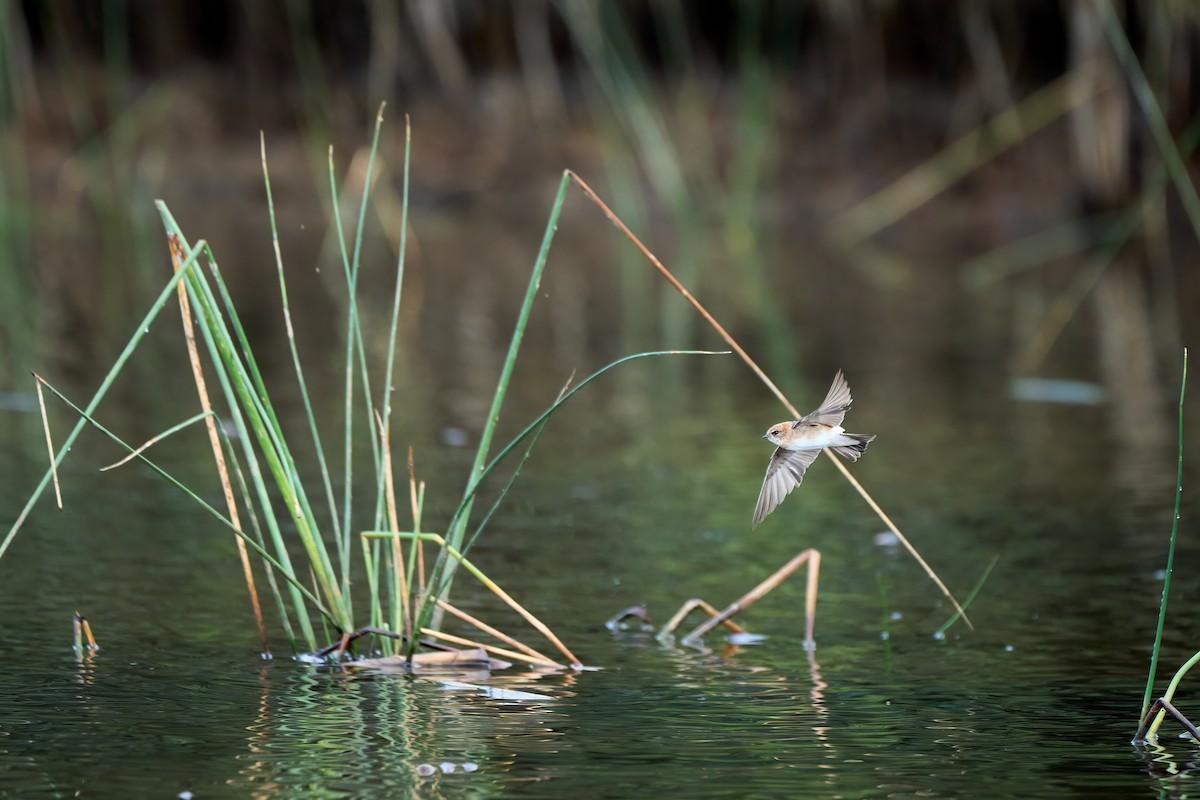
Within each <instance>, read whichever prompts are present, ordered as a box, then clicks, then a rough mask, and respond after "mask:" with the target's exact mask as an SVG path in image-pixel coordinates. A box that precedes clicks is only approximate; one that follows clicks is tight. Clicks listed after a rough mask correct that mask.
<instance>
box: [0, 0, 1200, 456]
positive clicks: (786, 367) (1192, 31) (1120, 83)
mask: <svg viewBox="0 0 1200 800" xmlns="http://www.w3.org/2000/svg"><path fill="white" fill-rule="evenodd" d="M1198 8H1200V7H1197V6H1196V5H1195V4H1193V3H1188V2H1127V3H1115V4H1113V3H1109V2H1106V1H1101V2H1093V0H1063V2H1058V3H1046V2H1007V1H1005V2H982V1H981V2H961V3H945V2H928V1H927V0H812V2H755V1H754V0H747V1H745V2H735V1H732V0H731V1H729V2H705V3H703V4H699V3H685V2H682V0H621V1H620V2H588V0H558V1H555V0H522V1H521V2H513V3H498V2H481V1H480V0H445V1H440V0H412V1H411V2H389V1H388V0H364V1H362V2H340V3H318V2H308V1H307V0H264V1H263V2H254V3H234V2H217V1H214V2H204V3H159V2H151V1H150V0H76V1H72V2H69V1H67V0H59V1H57V2H14V1H13V0H7V2H4V3H3V5H0V9H2V10H0V70H3V72H2V80H0V175H2V181H3V182H2V185H0V392H3V393H4V394H3V395H0V396H3V397H4V398H6V400H5V402H6V403H9V404H17V405H20V404H22V403H26V402H27V399H23V398H27V397H28V386H29V385H28V383H27V378H26V377H25V375H26V372H25V370H26V369H27V368H28V367H30V366H31V365H33V364H38V365H42V366H43V367H46V368H47V369H50V371H51V372H53V373H55V374H59V375H66V376H68V377H74V378H77V379H81V380H82V379H86V378H88V377H89V376H92V375H95V374H98V372H99V371H100V370H103V369H105V368H106V367H107V365H108V364H109V363H111V359H112V355H113V352H114V349H115V348H116V347H118V346H119V345H120V343H121V342H122V341H123V340H124V338H125V336H126V335H127V333H128V331H127V328H128V325H129V324H130V322H129V321H130V320H131V319H133V318H134V316H133V315H135V314H139V315H140V312H141V311H142V309H144V308H145V306H146V305H147V303H148V300H149V298H151V297H152V296H153V295H154V294H155V293H156V292H157V291H158V290H159V288H160V287H161V285H162V283H163V281H164V280H165V279H166V277H167V275H168V266H167V265H168V260H167V258H166V248H165V243H164V241H163V237H162V235H161V233H160V232H159V228H158V223H157V220H156V217H155V213H154V209H153V207H152V199H153V198H155V197H162V198H164V199H166V200H167V202H168V203H169V204H170V205H171V207H172V209H174V210H175V213H176V216H177V218H178V219H179V220H180V222H181V224H182V225H183V226H184V228H185V229H187V230H189V231H191V232H192V235H193V236H202V237H204V238H207V239H208V240H209V241H210V242H211V243H212V244H213V246H214V248H215V250H216V252H217V254H218V256H223V258H224V261H225V267H226V272H227V275H229V276H230V279H231V280H232V282H233V283H234V290H235V293H236V295H237V297H238V299H239V302H240V303H241V305H242V308H243V316H244V318H245V319H247V320H249V321H250V322H251V323H252V324H256V325H257V326H258V329H257V330H252V333H255V334H257V335H258V336H259V337H261V338H263V339H264V340H266V341H267V342H268V346H269V343H270V342H272V341H274V342H276V343H277V344H278V343H279V340H280V334H281V330H282V329H281V325H280V322H279V310H278V299H277V297H276V292H277V289H276V288H275V286H274V279H273V276H272V274H271V269H270V264H271V257H272V256H271V251H270V238H269V235H268V227H267V218H266V209H265V203H264V196H263V190H262V182H261V173H260V165H259V150H258V136H259V132H260V131H263V132H264V133H265V137H266V142H267V149H268V154H269V158H270V161H271V167H272V170H271V171H272V178H273V181H274V183H275V186H276V197H277V202H278V204H279V216H280V219H281V221H282V224H283V228H282V230H281V236H282V241H283V249H284V257H285V263H287V264H288V266H289V269H290V270H292V272H293V273H294V275H295V276H297V277H293V278H292V279H291V280H292V282H293V289H292V290H293V292H295V294H296V295H297V297H295V298H293V303H297V302H299V303H301V304H305V305H307V306H309V307H310V308H311V309H312V311H310V314H311V316H310V317H309V319H316V320H323V319H327V317H326V316H323V315H324V314H327V313H331V312H336V311H337V306H338V304H339V303H341V302H344V301H339V300H337V299H336V296H335V295H331V294H330V293H328V292H326V291H325V288H324V286H323V284H322V275H321V272H322V269H323V268H326V271H328V269H335V268H336V265H337V263H338V262H337V261H336V255H335V252H334V250H333V249H332V245H331V240H330V237H329V220H330V219H331V210H330V202H331V201H330V200H329V199H328V194H329V193H328V191H327V188H326V186H327V180H328V179H327V177H326V176H327V167H326V159H327V151H326V148H327V147H328V145H329V144H331V143H332V144H333V146H334V160H335V162H336V164H337V168H338V171H339V174H340V175H348V177H347V179H346V184H345V185H344V186H343V187H342V188H343V190H344V196H345V197H346V198H347V199H346V202H348V203H353V202H354V199H353V195H354V191H355V190H356V187H361V183H362V180H363V175H362V172H363V169H364V166H363V163H362V158H361V153H360V152H359V150H358V148H359V147H360V146H361V145H362V144H363V143H364V142H366V141H367V132H368V130H369V126H370V124H371V120H372V119H373V117H374V114H375V111H376V109H377V106H378V104H379V103H380V102H382V101H386V102H387V103H388V116H389V118H390V119H391V120H392V122H391V124H390V126H389V129H388V131H389V135H388V141H387V142H385V143H384V145H383V154H384V158H383V161H384V167H383V169H382V171H381V172H380V176H379V178H380V190H379V191H378V192H377V200H376V209H375V210H376V211H377V215H378V221H377V222H376V223H374V224H376V225H377V226H378V227H377V230H376V234H377V235H376V236H375V240H374V242H369V243H368V247H369V248H374V249H373V250H371V249H369V250H368V258H367V269H368V274H367V277H366V278H365V280H366V281H367V284H366V285H370V281H371V280H372V278H371V274H372V272H371V271H372V270H374V274H376V275H378V276H381V279H382V278H383V277H384V276H386V275H388V274H389V272H390V270H391V269H392V267H393V265H394V253H395V247H396V243H397V240H398V230H397V228H398V220H399V201H398V197H399V196H398V187H399V180H400V172H399V164H400V153H401V148H402V145H403V123H402V121H401V117H402V115H403V114H409V115H411V119H412V124H413V137H414V165H413V181H414V186H413V201H412V202H413V221H412V231H413V237H414V239H413V243H414V245H413V248H412V250H411V251H410V252H411V256H410V278H411V280H412V284H411V285H410V288H409V289H408V290H407V291H408V294H407V295H406V314H407V316H406V324H407V325H408V326H409V327H408V331H409V342H410V343H413V344H415V343H418V342H419V343H420V346H421V352H422V354H423V355H422V356H421V357H420V359H421V360H420V363H416V362H414V363H410V364H409V365H408V366H409V368H410V369H411V370H415V371H416V374H417V375H419V376H422V379H425V380H428V381H430V382H432V383H433V384H434V386H435V387H437V388H438V389H460V388H461V389H465V390H469V391H464V392H462V393H455V392H451V394H452V395H453V396H459V394H461V395H462V396H464V397H475V398H477V400H476V401H474V402H475V403H482V402H485V400H484V398H486V397H487V396H488V394H489V392H490V383H491V381H492V380H494V377H493V376H494V371H495V366H494V365H495V364H497V363H498V361H499V358H498V356H497V352H498V350H499V348H500V347H502V346H503V344H502V342H503V338H504V335H505V331H507V330H508V328H509V322H510V320H509V317H510V316H511V314H512V313H513V312H512V309H513V308H514V307H515V304H516V301H515V299H514V298H515V296H516V291H519V290H514V291H513V292H509V291H508V289H507V288H506V287H508V286H509V285H510V283H511V284H512V285H514V286H517V287H519V286H520V284H521V282H522V280H523V279H522V278H521V277H520V276H523V275H524V274H526V273H527V270H528V268H529V264H530V263H531V262H532V257H533V253H534V250H535V243H536V240H537V237H538V236H539V235H540V228H541V226H542V225H543V224H544V221H545V216H546V214H547V212H548V209H549V203H550V197H551V194H552V192H553V190H554V188H555V185H556V181H557V177H558V174H559V172H560V170H561V169H563V168H564V167H570V168H572V169H574V170H576V171H577V172H579V173H580V174H581V175H582V176H583V177H584V178H585V179H587V180H589V181H590V182H592V184H593V185H594V186H596V188H597V189H598V190H599V191H600V192H601V194H602V195H604V196H605V197H607V198H608V199H609V200H610V201H611V202H612V204H613V206H614V208H615V209H616V210H617V212H618V213H619V214H621V215H622V217H623V218H624V219H625V220H626V221H627V222H628V223H629V224H630V226H631V227H632V228H633V229H634V230H635V231H637V232H638V233H639V234H640V235H642V236H643V238H644V239H645V241H646V242H647V243H649V245H650V246H651V248H652V249H654V250H655V251H656V252H657V253H658V254H659V255H660V256H661V257H662V258H663V259H664V260H665V261H666V262H667V263H668V264H669V265H670V266H671V267H672V269H674V270H675V271H676V273H677V274H678V275H679V276H680V278H681V279H682V280H683V281H684V282H685V283H686V284H688V285H689V286H690V287H691V288H692V289H693V291H694V292H695V293H696V294H697V295H699V296H700V297H702V298H704V299H705V301H706V302H708V303H709V304H710V306H711V307H712V309H713V310H714V312H715V313H716V314H717V315H718V317H721V318H723V319H726V320H728V321H729V322H730V323H731V327H732V328H733V330H734V331H735V334H736V335H737V336H739V338H742V339H743V340H744V341H745V343H746V344H747V345H749V347H750V349H751V350H752V351H753V352H756V353H758V354H760V355H761V356H762V357H763V359H764V361H765V363H766V365H767V366H768V368H769V369H770V370H771V371H773V372H775V373H777V374H783V375H785V376H787V375H790V374H794V373H796V372H798V371H799V370H800V369H801V367H802V365H814V366H819V367H820V372H821V374H822V377H821V381H819V382H821V383H822V385H824V383H826V382H827V376H826V375H825V373H829V374H832V371H833V369H834V368H835V367H836V366H838V365H840V364H842V363H843V362H844V361H846V360H848V357H849V355H850V354H853V356H854V359H853V360H855V361H856V362H857V363H858V364H859V365H860V366H859V369H862V370H869V371H873V372H875V373H883V374H892V375H895V376H896V377H897V379H900V377H901V376H903V379H904V380H909V379H912V378H914V377H915V378H920V377H921V376H922V375H929V374H938V375H951V376H952V375H954V374H956V373H961V372H964V371H966V372H971V371H985V370H986V371H998V372H1000V373H1002V374H1004V375H1016V376H1021V375H1047V376H1052V377H1067V378H1076V379H1084V380H1094V381H1099V382H1102V383H1103V384H1104V385H1105V387H1106V388H1107V389H1108V390H1109V392H1110V393H1112V397H1113V401H1114V402H1113V407H1114V414H1115V416H1114V420H1115V422H1117V423H1118V426H1119V424H1120V422H1121V420H1122V419H1124V420H1126V421H1129V422H1130V423H1137V421H1138V420H1143V419H1146V418H1147V415H1148V416H1149V418H1153V419H1161V418H1162V417H1163V415H1162V414H1160V413H1157V412H1156V411H1155V409H1164V408H1166V407H1167V405H1169V399H1164V398H1169V397H1170V395H1171V393H1170V392H1165V393H1163V392H1160V391H1159V390H1158V388H1157V387H1159V386H1160V385H1161V386H1163V387H1164V389H1165V381H1166V380H1167V377H1168V376H1169V375H1172V374H1174V373H1175V371H1176V365H1177V361H1178V351H1179V347H1180V344H1181V342H1183V341H1186V339H1187V336H1188V334H1189V333H1194V331H1195V326H1196V314H1195V313H1194V310H1195V309H1196V308H1197V304H1198V300H1200V282H1198V281H1197V280H1196V270H1195V269H1194V268H1193V265H1194V263H1195V258H1196V253H1197V248H1196V235H1195V231H1196V226H1197V225H1198V224H1200V207H1197V204H1196V201H1195V191H1194V189H1192V188H1191V187H1192V183H1191V181H1190V177H1189V171H1188V168H1189V167H1192V168H1194V165H1195V160H1194V159H1193V158H1191V157H1190V156H1191V153H1192V152H1193V148H1194V145H1195V144H1196V138H1197V131H1196V128H1197V126H1196V123H1195V118H1194V114H1195V112H1196V110H1197V109H1198V108H1200V104H1197V102H1196V99H1197V96H1198V93H1200V89H1198V87H1197V85H1196V76H1197V75H1200V72H1198V71H1197V65H1198V64H1200V57H1198V52H1197V50H1198V47H1200V37H1198V31H1200V26H1198V25H1197V22H1198V21H1200V10H1198ZM1176 148H1177V149H1176ZM555 254H556V260H557V261H558V262H560V263H559V265H558V266H552V268H551V270H550V273H548V279H547V280H548V286H547V291H548V293H551V294H552V296H553V300H552V302H551V303H549V304H548V306H547V310H546V311H545V312H544V313H543V317H544V318H543V319H540V320H536V321H535V327H534V328H533V329H531V340H532V346H533V347H534V348H535V350H536V352H537V353H539V357H540V358H542V359H549V362H550V363H553V364H555V365H557V366H563V367H565V368H567V369H571V368H575V367H576V366H578V364H579V362H580V360H581V357H582V355H583V354H587V355H589V356H592V357H611V356H613V355H615V354H618V353H620V352H626V351H628V350H629V349H630V348H631V347H643V348H644V347H646V346H663V345H666V346H676V345H696V344H700V343H703V342H699V341H697V339H698V338H699V337H700V336H701V334H700V333H699V331H700V329H699V328H698V327H697V324H696V321H695V320H694V318H693V316H692V314H691V312H690V310H689V309H687V308H686V307H685V306H683V305H682V304H681V303H678V301H677V298H673V297H668V295H667V294H666V293H665V292H664V289H663V287H661V286H660V285H659V282H658V280H657V279H656V278H655V276H654V275H653V274H651V272H650V271H649V270H648V269H647V268H646V266H645V265H644V263H642V262H641V261H640V258H639V256H637V254H636V253H635V252H633V251H632V249H631V248H629V247H628V245H627V244H626V243H624V242H622V241H619V240H618V239H617V238H616V236H615V234H613V232H612V231H611V229H610V228H609V226H608V225H607V224H605V223H603V221H602V219H601V218H600V217H599V216H598V214H597V213H596V212H595V210H594V209H592V208H589V207H585V204H584V203H582V202H575V203H573V204H572V205H571V206H569V207H568V210H567V213H566V215H565V216H564V224H563V231H562V232H561V234H560V238H559V240H558V241H556V244H555ZM331 274H334V275H336V273H331ZM509 295H512V297H510V296H509ZM370 302H371V299H370V297H367V298H366V299H365V303H366V304H367V306H368V307H369V305H370ZM256 321H257V322H256ZM338 329H340V326H333V325H330V326H328V328H327V329H323V326H321V325H317V324H312V323H310V324H307V325H305V326H304V330H303V331H302V335H303V336H306V337H308V338H309V339H310V340H311V341H310V344H311V345H312V346H314V347H318V348H319V347H321V346H322V343H324V342H329V341H330V340H333V339H335V338H336V336H337V334H334V333H333V331H335V330H338ZM174 346H175V345H164V347H167V348H168V349H169V348H170V347H174ZM332 351H333V352H336V351H337V348H336V347H334V348H332ZM281 352H282V351H281ZM177 356H178V353H177V352H176V353H175V357H177ZM149 369H153V367H150V368H149ZM472 376H474V377H472ZM555 380H558V379H557V378H555ZM785 382H786V381H785ZM447 383H448V384H451V385H450V386H447V385H446V384H447ZM464 383H465V384H467V385H465V386H464V385H460V384H464ZM1130 386H1136V387H1139V388H1138V389H1137V390H1136V391H1133V390H1130V391H1126V388H1127V387H1130ZM1123 387H1124V388H1123ZM1147 387H1151V389H1149V390H1148V389H1147ZM476 389H477V391H476ZM785 389H786V387H785ZM141 391H143V392H152V391H153V387H151V388H143V389H142V390H141ZM538 391H542V390H541V388H540V387H539V389H538ZM814 391H816V390H814ZM1122 392H1125V393H1126V394H1127V395H1129V396H1125V397H1122ZM543 394H544V392H543ZM464 402H468V401H464ZM452 404H453V401H452ZM479 410H480V409H478V408H474V407H472V408H462V409H461V415H460V416H462V417H463V418H466V417H468V416H470V415H469V414H468V411H469V412H471V414H474V413H476V412H478V411H479ZM1151 427H1155V426H1151ZM1157 427H1162V426H1157ZM1151 435H1152V436H1154V437H1160V438H1161V437H1163V436H1165V431H1162V430H1158V431H1157V432H1152V433H1151Z"/></svg>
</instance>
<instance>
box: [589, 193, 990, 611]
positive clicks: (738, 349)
mask: <svg viewBox="0 0 1200 800" xmlns="http://www.w3.org/2000/svg"><path fill="white" fill-rule="evenodd" d="M567 173H568V174H569V175H570V176H571V180H573V181H574V182H575V185H577V186H578V187H579V188H580V189H581V190H582V191H583V193H584V194H585V195H587V197H588V199H589V200H591V201H592V202H593V203H595V204H596V205H597V206H598V207H599V208H600V210H601V211H602V212H603V213H604V216H606V217H608V220H609V222H611V223H612V224H613V225H615V226H616V228H617V230H619V231H620V232H621V233H623V234H624V235H625V237H626V238H627V239H629V241H631V242H633V244H634V246H635V247H637V249H638V250H640V251H641V253H642V255H643V256H645V257H646V260H648V261H649V262H650V263H651V264H652V265H653V266H654V268H655V269H657V270H658V271H659V273H660V274H661V275H662V276H663V277H664V278H666V280H667V282H668V283H670V284H671V286H673V287H674V288H675V290H676V291H677V292H679V293H680V294H681V295H683V297H684V299H685V300H687V301H688V302H689V303H691V304H692V307H693V308H695V309H696V311H697V312H699V314H700V316H701V317H703V318H704V321H705V322H707V323H708V324H709V325H710V326H711V327H712V329H713V330H715V331H716V332H717V333H718V334H719V335H720V337H721V338H722V339H724V340H725V343H726V344H728V345H729V346H730V347H731V348H732V349H733V351H734V352H735V353H737V354H738V356H739V357H741V359H742V361H744V362H745V363H746V366H748V367H749V368H750V371H751V372H753V373H754V374H755V376H756V377H757V378H758V379H759V380H760V381H762V383H763V385H764V386H766V387H767V388H768V389H770V390H771V393H772V394H774V395H775V397H776V398H778V400H779V402H781V403H783V406H784V408H786V409H787V410H788V411H789V412H790V413H791V414H792V416H793V418H794V419H800V417H801V416H802V415H801V414H800V412H799V411H798V410H797V409H796V407H795V406H794V405H792V403H791V401H789V400H788V399H787V397H785V396H784V394H783V392H781V391H780V390H779V387H778V386H776V385H775V383H774V382H773V381H772V380H771V379H770V378H768V377H767V374H766V373H765V372H763V370H762V368H761V367H759V366H758V364H756V363H755V361H754V359H752V358H751V357H750V355H749V353H747V352H746V351H745V350H743V349H742V346H741V345H739V344H738V343H737V341H736V340H735V339H734V338H733V336H731V335H730V334H729V332H728V331H726V330H725V328H723V327H722V326H721V323H719V322H717V320H716V319H715V318H714V317H713V315H712V314H709V313H708V310H707V309H705V308H704V306H703V305H701V304H700V301H699V300H697V299H696V298H695V297H693V296H692V293H691V292H689V291H688V290H687V289H686V288H684V286H683V284H682V283H680V282H679V281H678V280H677V279H676V278H675V276H674V275H672V274H671V271H670V270H668V269H667V268H666V266H665V265H664V264H663V263H662V262H661V261H659V260H658V257H657V256H655V255H654V254H653V253H651V252H650V249H649V248H647V247H646V245H644V244H642V241H641V239H639V238H638V237H637V236H635V235H634V234H633V231H631V230H629V228H627V227H626V226H625V223H624V222H622V221H621V219H620V217H618V216H617V215H616V213H614V212H613V210H612V209H611V208H609V207H608V205H607V204H605V202H604V201H603V200H601V199H600V197H599V196H598V195H597V194H596V193H595V192H594V191H592V187H590V186H588V185H587V183H586V182H585V181H584V180H583V178H581V177H579V176H578V175H576V174H575V173H574V172H571V171H570V170H567ZM825 454H826V456H828V458H829V460H830V461H832V462H833V463H834V465H835V466H836V467H837V468H838V471H840V472H841V473H842V477H844V478H845V479H846V480H847V481H849V482H850V485H851V486H853V487H854V489H855V491H857V492H858V493H859V495H860V496H861V497H862V498H863V500H865V501H866V503H867V505H868V506H870V507H871V510H872V511H874V512H875V514H876V515H877V516H878V517H879V518H880V519H881V520H883V524H884V525H886V526H887V527H888V530H890V531H891V532H892V533H893V534H895V536H896V538H897V539H898V540H899V541H900V543H901V544H903V545H904V547H905V549H907V550H908V552H909V553H910V554H911V555H912V557H913V558H914V559H916V561H917V563H918V564H920V565H921V568H922V569H923V570H925V574H926V575H928V576H929V578H930V579H931V580H932V581H933V582H934V583H935V584H937V587H938V588H939V589H941V590H942V594H944V595H945V596H946V598H947V599H948V600H949V601H950V602H951V604H952V605H953V606H954V610H955V611H957V612H958V613H959V614H960V615H962V620H963V622H965V623H966V624H967V627H968V628H970V629H971V630H974V629H975V626H974V625H972V624H971V620H970V618H969V617H968V616H967V613H966V612H965V611H963V607H962V606H961V605H959V602H958V600H956V599H955V598H954V595H953V594H951V593H950V590H949V589H947V588H946V584H944V583H942V579H941V578H939V577H938V575H937V573H936V572H934V571H933V567H931V566H929V564H927V563H926V562H925V559H924V558H922V557H921V554H920V553H918V552H917V549H916V548H915V547H913V546H912V544H911V543H910V542H909V541H908V538H907V537H905V535H904V534H903V533H901V532H900V529H899V528H898V527H896V523H894V522H892V520H891V518H889V517H888V515H887V514H885V513H884V512H883V509H882V508H880V507H879V504H878V503H876V502H875V499H874V498H873V497H871V495H870V494H869V493H868V492H867V490H866V489H865V488H863V485H862V484H861V483H859V482H858V480H856V479H855V477H854V476H853V475H851V474H850V470H848V469H846V465H845V464H843V463H842V462H841V460H840V459H839V458H838V457H837V456H835V455H834V454H833V452H832V451H831V450H829V449H828V448H826V449H825Z"/></svg>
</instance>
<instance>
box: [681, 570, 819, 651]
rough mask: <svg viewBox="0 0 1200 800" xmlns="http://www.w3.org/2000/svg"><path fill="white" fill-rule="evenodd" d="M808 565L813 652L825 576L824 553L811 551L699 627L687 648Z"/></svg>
mask: <svg viewBox="0 0 1200 800" xmlns="http://www.w3.org/2000/svg"><path fill="white" fill-rule="evenodd" d="M806 562H807V563H808V583H807V585H806V586H805V592H804V643H805V644H806V645H807V646H808V648H809V649H812V647H813V645H814V644H815V641H814V639H813V626H814V624H815V621H816V617H817V580H818V576H819V575H820V572H821V553H820V551H817V550H813V549H811V548H810V549H808V550H805V551H804V552H802V553H799V554H798V555H797V556H796V557H795V558H793V559H792V560H791V561H789V562H787V563H786V564H784V565H783V566H782V567H780V568H779V569H777V570H775V572H773V573H772V574H771V575H769V576H768V577H767V578H766V579H765V580H763V581H762V582H761V583H759V584H758V585H757V586H755V587H754V588H753V589H751V590H750V591H748V592H746V593H745V594H744V595H742V596H741V597H739V598H738V599H737V600H734V601H733V602H732V603H730V604H729V605H728V606H726V607H725V609H724V610H723V611H721V613H720V614H717V615H716V616H715V617H711V618H709V619H707V620H705V621H704V622H702V623H700V624H699V625H698V626H696V629H695V630H693V631H692V632H691V633H689V634H688V635H687V636H684V637H683V639H682V641H683V643H684V644H693V643H695V642H697V641H699V640H700V638H701V637H702V636H704V634H706V633H708V632H709V631H711V630H712V629H713V628H715V627H717V626H718V625H721V624H723V623H724V622H725V621H726V620H727V619H729V618H730V617H732V616H733V615H734V614H737V613H739V612H741V611H743V610H745V609H746V608H749V607H750V606H751V605H753V604H754V603H756V602H757V601H758V600H759V599H760V598H762V596H763V595H765V594H766V593H767V592H769V591H771V590H772V589H774V588H775V587H776V586H778V585H779V584H780V583H782V582H783V581H784V580H786V579H787V577H788V576H789V575H791V574H792V573H793V572H795V571H796V570H798V569H800V567H801V566H803V565H804V564H805V563H806Z"/></svg>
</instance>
